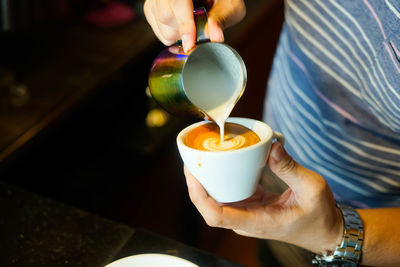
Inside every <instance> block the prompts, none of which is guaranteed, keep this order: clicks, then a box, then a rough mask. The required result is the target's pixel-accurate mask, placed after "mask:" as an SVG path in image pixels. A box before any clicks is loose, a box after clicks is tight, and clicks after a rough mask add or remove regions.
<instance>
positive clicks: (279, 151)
mask: <svg viewBox="0 0 400 267" xmlns="http://www.w3.org/2000/svg"><path fill="white" fill-rule="evenodd" d="M271 154H272V157H273V158H274V160H275V161H280V160H281V159H282V158H283V155H285V151H284V150H283V146H282V144H281V143H279V142H277V145H276V148H275V149H274V150H272V153H271Z"/></svg>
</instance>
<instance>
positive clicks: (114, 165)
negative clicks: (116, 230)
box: [0, 0, 283, 266]
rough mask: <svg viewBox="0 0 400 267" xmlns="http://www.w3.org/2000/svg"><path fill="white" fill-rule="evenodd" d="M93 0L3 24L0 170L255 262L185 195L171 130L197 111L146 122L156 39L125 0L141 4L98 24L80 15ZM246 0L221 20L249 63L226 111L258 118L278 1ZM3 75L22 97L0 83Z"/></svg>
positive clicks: (42, 190)
mask: <svg viewBox="0 0 400 267" xmlns="http://www.w3.org/2000/svg"><path fill="white" fill-rule="evenodd" d="M94 2H95V1H93V2H92V5H90V3H87V6H86V5H85V6H83V5H77V6H72V7H74V8H75V9H73V10H74V12H73V13H69V14H68V16H65V18H63V19H60V20H55V22H54V23H43V22H40V21H39V22H35V23H33V24H32V25H29V23H28V24H26V23H25V24H23V25H22V26H21V27H20V28H17V29H15V30H13V31H8V32H2V33H1V36H0V51H1V52H0V90H2V91H0V92H1V94H0V100H1V101H0V104H1V106H0V179H1V180H3V181H6V182H7V183H10V184H13V185H17V186H20V187H23V188H25V189H28V190H30V191H33V192H35V193H39V194H41V195H44V196H46V197H50V198H52V199H55V200H57V201H60V202H62V203H66V204H70V205H72V206H75V207H78V208H81V209H84V210H86V211H89V212H91V213H94V214H97V215H100V216H102V217H105V218H108V219H111V220H113V221H117V222H121V223H124V224H127V225H129V226H132V227H142V228H145V229H148V230H151V231H154V232H157V233H160V234H163V235H166V236H168V237H171V238H174V239H176V240H179V241H182V242H184V243H186V244H189V245H192V246H195V247H198V248H201V249H204V250H207V251H210V252H212V253H215V254H218V255H220V256H222V257H224V258H227V259H231V260H232V261H235V262H239V263H242V264H245V265H247V266H253V265H254V266H256V264H257V263H256V260H254V259H253V258H252V257H253V256H250V255H249V254H247V256H243V254H246V253H239V254H242V256H239V255H238V253H235V251H243V250H249V251H251V250H253V253H256V251H255V247H256V243H255V241H254V240H251V239H247V238H243V237H238V236H235V235H233V234H232V233H231V232H230V231H225V230H221V229H213V228H210V227H208V226H207V225H205V223H204V222H203V219H202V218H201V217H200V215H199V214H198V213H197V211H196V210H195V208H194V206H193V205H192V204H191V202H190V200H189V198H188V194H187V189H186V185H185V181H184V176H183V172H182V168H183V166H182V162H181V159H180V157H179V154H178V151H177V148H176V144H175V137H176V134H177V133H178V132H179V131H180V130H181V129H182V128H183V127H185V126H186V125H188V124H190V123H192V122H193V121H194V120H193V119H191V118H176V117H172V116H170V117H169V120H168V123H167V124H166V125H164V126H163V127H159V128H151V127H148V126H146V123H145V118H146V116H147V114H148V112H149V111H150V110H151V109H153V108H156V104H155V103H154V102H153V101H152V99H151V97H149V96H147V95H146V92H145V89H146V87H147V77H148V71H149V69H150V66H151V62H152V60H153V59H154V58H155V57H156V56H157V54H158V53H159V52H160V51H161V50H162V49H163V48H164V47H163V46H162V44H160V43H159V42H158V41H157V40H156V39H155V37H154V35H153V34H152V32H151V29H150V27H149V26H148V25H147V24H146V22H145V20H144V18H143V17H142V15H141V10H140V7H141V3H140V2H137V1H136V2H135V1H131V2H129V4H130V5H131V6H132V7H134V8H136V10H137V11H138V13H137V17H136V18H135V19H134V20H133V21H129V22H128V23H126V24H123V25H120V26H118V27H112V28H107V29H104V28H99V27H96V26H95V25H91V24H90V23H88V22H87V21H85V19H84V14H85V12H87V11H88V10H90V9H91V8H93V7H96V8H98V6H96V4H95V3H94ZM248 2H249V3H248V14H247V17H246V19H245V20H244V21H243V22H241V23H240V24H239V25H237V26H235V27H233V28H231V29H229V30H227V31H226V42H227V43H228V44H229V45H231V46H233V47H234V48H235V49H236V50H237V51H238V53H239V54H240V55H241V56H242V58H243V60H244V62H245V64H246V67H247V72H248V85H247V88H246V90H245V93H244V95H243V96H242V98H241V100H240V101H239V102H238V104H237V106H236V107H235V109H234V111H233V114H232V116H243V117H249V118H256V119H261V113H262V107H263V101H264V96H265V85H266V81H267V77H268V72H269V70H270V65H271V62H272V58H273V54H274V51H275V47H276V42H277V40H278V36H279V30H280V27H281V24H282V18H283V7H282V3H281V1H279V0H270V1H248ZM71 3H75V2H74V1H71ZM75 4H76V3H75ZM46 21H47V20H46ZM30 26H32V27H30ZM10 77H12V80H13V82H12V83H13V84H14V85H15V86H17V87H18V88H22V89H24V90H26V91H22V96H21V95H18V94H17V95H16V96H15V95H13V94H14V93H15V92H14V93H13V92H10V91H9V90H8V87H7V86H5V85H4V84H8V83H6V82H4V81H8V80H9V79H10ZM2 84H3V85H2ZM5 88H6V89H5ZM17 92H18V91H17ZM24 92H25V98H24ZM26 95H27V96H26ZM18 97H19V98H18ZM15 98H16V99H17V100H16V101H17V102H16V103H15V101H14V102H13V100H15ZM228 244H229V246H228ZM255 257H256V256H255Z"/></svg>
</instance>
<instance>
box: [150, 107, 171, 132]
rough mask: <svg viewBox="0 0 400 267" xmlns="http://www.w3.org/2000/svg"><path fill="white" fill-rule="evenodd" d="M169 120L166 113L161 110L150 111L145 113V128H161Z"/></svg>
mask: <svg viewBox="0 0 400 267" xmlns="http://www.w3.org/2000/svg"><path fill="white" fill-rule="evenodd" d="M168 119H169V115H168V113H166V112H165V111H163V110H161V109H152V110H150V111H149V113H147V117H146V125H147V127H150V128H154V127H162V126H164V125H165V124H166V123H167V122H168Z"/></svg>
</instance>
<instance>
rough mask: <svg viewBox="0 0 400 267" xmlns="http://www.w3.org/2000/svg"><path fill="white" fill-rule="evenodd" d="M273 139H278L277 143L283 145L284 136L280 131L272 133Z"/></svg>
mask: <svg viewBox="0 0 400 267" xmlns="http://www.w3.org/2000/svg"><path fill="white" fill-rule="evenodd" d="M273 139H276V141H278V142H279V143H281V144H282V146H283V145H285V137H284V136H283V134H281V133H280V132H275V131H274V133H273Z"/></svg>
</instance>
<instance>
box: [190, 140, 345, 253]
mask: <svg viewBox="0 0 400 267" xmlns="http://www.w3.org/2000/svg"><path fill="white" fill-rule="evenodd" d="M268 165H269V167H270V169H271V170H272V171H273V172H274V173H275V174H276V175H277V176H278V177H280V178H281V179H282V180H283V181H284V182H285V183H286V184H287V185H288V186H289V188H288V189H287V190H286V191H285V192H284V193H282V194H281V195H278V194H272V193H268V192H265V191H264V190H263V189H262V188H261V187H259V188H258V190H257V192H256V193H255V194H254V195H253V196H252V197H250V198H249V199H246V200H243V201H240V202H236V203H231V204H221V203H218V202H217V201H215V200H214V199H213V198H211V197H210V196H208V194H207V192H206V191H205V190H204V188H203V187H202V186H201V184H200V183H199V182H198V181H197V180H196V179H195V178H194V177H193V176H192V175H191V174H190V173H189V172H188V170H187V169H186V167H185V176H186V181H187V185H188V189H189V195H190V199H191V200H192V202H193V203H194V205H195V206H196V207H197V209H198V210H199V212H200V213H201V215H202V216H203V218H204V219H205V221H206V222H207V224H208V225H210V226H213V227H222V228H227V229H232V230H233V231H235V232H236V233H238V234H241V235H245V236H251V237H256V238H263V239H274V240H280V241H284V242H287V243H291V244H294V245H297V246H300V247H303V248H305V249H308V250H310V251H312V252H314V253H318V254H322V253H327V252H328V251H333V250H335V248H336V246H337V245H338V244H339V243H340V242H341V240H342V236H343V219H342V215H341V213H340V210H339V209H337V208H336V206H335V202H334V199H333V195H332V192H331V190H330V188H329V186H328V184H327V183H326V181H325V180H324V178H323V177H322V176H320V175H319V174H317V173H315V172H313V171H311V170H309V169H306V168H304V167H303V166H301V165H300V164H298V163H296V162H295V161H294V160H293V159H292V158H291V157H290V156H289V155H288V154H287V153H286V151H285V150H284V148H283V146H282V145H281V144H280V143H279V142H276V143H274V144H273V145H272V148H271V154H270V157H269V159H268Z"/></svg>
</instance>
